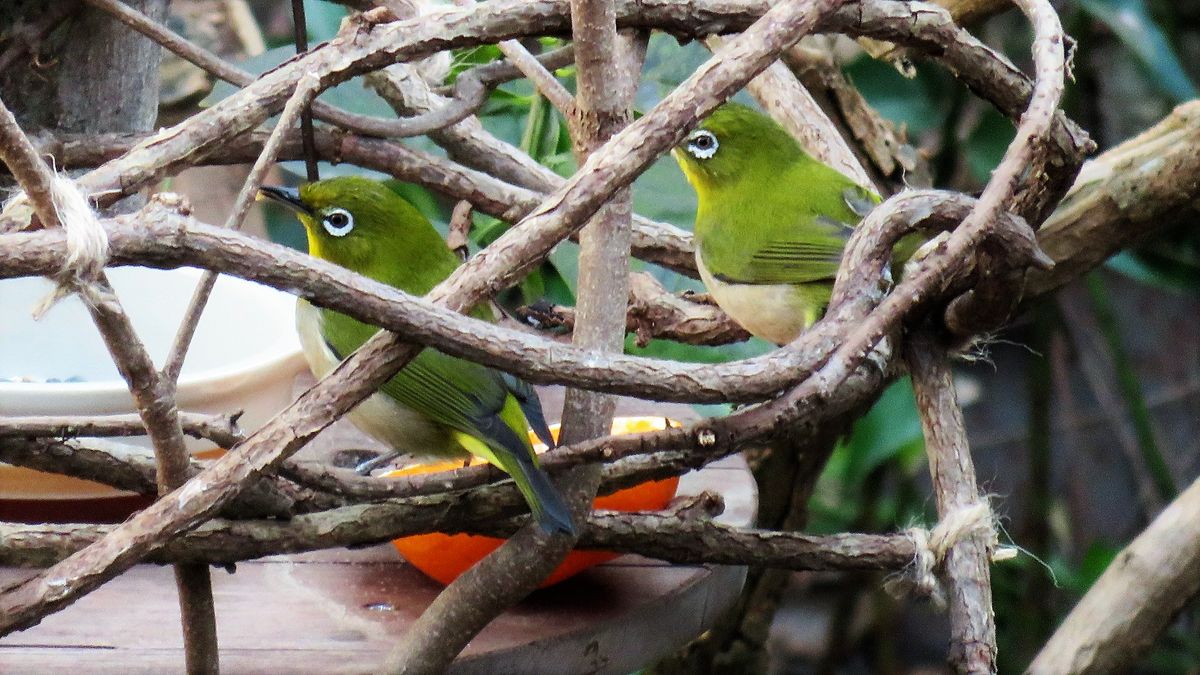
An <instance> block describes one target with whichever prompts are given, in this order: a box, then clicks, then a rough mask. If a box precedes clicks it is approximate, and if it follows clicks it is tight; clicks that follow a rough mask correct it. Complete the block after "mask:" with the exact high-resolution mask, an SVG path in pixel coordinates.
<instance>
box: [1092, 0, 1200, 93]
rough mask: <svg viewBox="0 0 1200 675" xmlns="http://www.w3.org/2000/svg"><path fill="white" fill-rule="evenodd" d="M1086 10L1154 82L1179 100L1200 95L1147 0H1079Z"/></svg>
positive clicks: (1164, 91)
mask: <svg viewBox="0 0 1200 675" xmlns="http://www.w3.org/2000/svg"><path fill="white" fill-rule="evenodd" d="M1079 6H1080V7H1082V8H1083V10H1084V11H1085V12H1087V13H1088V14H1090V15H1091V16H1093V17H1094V18H1095V19H1096V20H1098V21H1100V22H1102V23H1103V24H1104V25H1105V26H1107V27H1108V28H1109V30H1111V31H1112V32H1113V33H1114V34H1115V35H1116V36H1117V38H1118V39H1119V40H1121V43H1122V44H1124V45H1125V48H1126V49H1128V50H1129V51H1130V52H1131V53H1132V54H1133V55H1134V56H1135V57H1137V59H1138V61H1140V62H1141V63H1142V65H1143V66H1145V68H1146V70H1148V71H1149V73H1150V75H1151V77H1152V79H1153V81H1154V84H1155V85H1156V86H1157V87H1158V88H1159V89H1160V90H1162V92H1163V93H1165V94H1167V95H1169V96H1171V97H1172V98H1173V99H1174V100H1175V102H1176V103H1179V102H1182V101H1187V100H1190V99H1193V98H1196V96H1197V90H1196V85H1195V83H1193V82H1192V79H1191V78H1190V77H1188V74H1187V72H1185V71H1184V69H1183V66H1182V64H1180V62H1179V57H1178V56H1177V55H1176V53H1175V50H1174V49H1173V48H1172V47H1171V44H1170V42H1169V41H1168V40H1167V37H1166V35H1165V34H1164V33H1163V30H1162V28H1161V27H1160V26H1159V25H1158V24H1157V23H1156V22H1155V21H1154V19H1153V18H1152V17H1151V16H1150V12H1149V10H1148V8H1147V6H1146V2H1145V0H1079Z"/></svg>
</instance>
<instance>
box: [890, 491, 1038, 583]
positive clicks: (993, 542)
mask: <svg viewBox="0 0 1200 675" xmlns="http://www.w3.org/2000/svg"><path fill="white" fill-rule="evenodd" d="M995 519H996V516H995V515H994V514H993V513H992V509H991V508H990V507H989V506H988V504H987V502H986V501H977V502H975V503H974V504H971V505H969V506H964V507H962V508H959V509H955V510H954V511H951V512H950V513H948V514H946V515H945V517H943V518H942V519H941V521H940V522H938V524H937V525H936V526H934V528H933V529H932V530H926V529H925V528H923V527H913V528H909V529H908V531H907V534H908V536H909V537H910V538H911V539H912V540H913V546H914V548H915V549H916V553H915V554H914V555H913V561H912V563H910V564H909V566H908V567H907V568H906V569H905V571H904V573H902V574H900V575H898V576H897V577H894V578H891V579H888V581H887V582H886V583H885V584H884V587H885V588H886V589H887V590H888V591H889V592H891V593H893V594H894V595H901V594H903V592H904V590H906V588H907V587H909V586H911V587H914V588H916V590H917V591H918V592H920V593H921V594H923V595H927V596H929V597H930V598H931V599H932V600H933V601H934V603H936V604H937V605H938V606H939V607H944V606H945V604H946V593H945V590H944V589H943V587H942V583H941V580H939V579H938V576H937V574H936V573H935V572H936V570H938V568H940V567H941V566H942V564H943V563H944V562H945V561H946V555H947V554H948V553H949V552H950V549H952V548H953V547H954V545H955V544H957V543H959V542H960V541H962V540H963V539H966V538H967V537H971V536H974V535H976V534H985V535H986V536H987V537H988V542H987V545H988V550H990V551H991V552H992V554H991V559H992V562H1000V561H1003V560H1011V559H1012V558H1015V557H1016V555H1017V549H1016V548H1013V547H1009V546H998V545H997V544H998V543H999V540H998V539H997V537H996V528H995Z"/></svg>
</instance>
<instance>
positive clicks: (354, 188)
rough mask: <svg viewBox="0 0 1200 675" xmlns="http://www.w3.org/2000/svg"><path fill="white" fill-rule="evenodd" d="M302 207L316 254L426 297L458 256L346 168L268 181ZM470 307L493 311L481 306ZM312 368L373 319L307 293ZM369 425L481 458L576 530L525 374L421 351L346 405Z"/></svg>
mask: <svg viewBox="0 0 1200 675" xmlns="http://www.w3.org/2000/svg"><path fill="white" fill-rule="evenodd" d="M263 194H264V195H265V196H267V197H269V198H271V199H273V200H275V201H279V202H282V203H285V204H287V205H288V206H290V207H292V208H293V209H295V210H296V211H297V213H298V216H299V218H300V221H301V222H302V223H303V224H304V226H305V229H306V230H307V234H308V243H309V253H310V254H312V255H314V256H316V257H319V258H323V259H325V260H328V261H330V262H333V263H336V264H338V265H341V266H343V267H346V268H348V269H351V270H354V271H356V272H358V273H360V274H363V275H365V276H367V277H370V278H372V279H375V280H376V281H380V282H383V283H386V284H390V285H392V286H395V287H396V288H399V289H401V290H403V291H406V292H408V293H411V294H413V295H424V294H425V293H427V292H429V291H430V290H431V289H432V288H433V287H434V286H436V285H437V284H438V283H439V282H441V281H442V280H444V279H445V278H446V277H448V276H449V275H450V274H451V273H452V272H453V271H454V270H455V268H456V267H457V266H458V258H457V257H455V255H454V254H453V253H452V252H451V251H450V250H449V249H448V248H447V247H446V244H445V242H443V241H442V239H441V237H440V236H439V235H438V233H437V230H435V229H434V228H433V225H432V224H431V223H430V222H429V220H428V219H426V218H425V217H424V216H423V215H421V213H420V212H419V211H417V210H416V209H415V208H413V206H412V205H411V204H409V203H408V202H407V201H405V200H404V199H403V198H402V197H400V196H399V195H397V194H396V193H394V192H393V191H392V190H390V189H389V188H388V187H387V186H386V185H384V184H382V183H379V182H377V181H373V180H369V179H365V178H359V177H343V178H334V179H330V180H325V181H318V182H316V183H310V184H308V185H305V186H303V187H301V188H300V189H299V191H293V190H287V189H283V188H264V190H263ZM471 315H472V316H474V317H475V318H478V319H482V320H488V321H490V320H493V319H494V317H493V316H492V315H491V312H490V310H489V308H488V307H487V306H486V305H481V306H479V307H476V308H475V309H474V310H473V311H472V312H471ZM296 320H297V328H298V330H299V332H300V339H301V345H302V347H303V349H304V354H305V357H306V359H307V360H308V362H309V366H310V367H311V368H312V370H313V372H314V373H315V374H316V375H317V376H318V377H321V376H324V375H325V374H326V373H328V372H329V371H330V370H332V369H333V368H334V367H335V366H336V365H337V364H338V362H340V361H341V359H343V358H345V357H346V356H348V355H349V354H350V353H351V352H353V351H354V350H355V349H358V348H359V347H360V346H361V345H362V344H363V343H364V342H366V341H367V340H368V339H369V338H370V337H371V336H372V335H374V334H375V333H376V332H377V330H378V329H377V328H376V327H374V326H371V325H370V324H366V323H363V322H361V321H358V320H357V319H354V318H351V317H349V316H346V315H345V314H341V313H339V312H334V311H332V310H327V309H320V308H317V307H314V306H312V305H310V304H309V303H307V302H305V301H303V300H300V301H299V302H298V306H297V313H296ZM350 418H351V420H352V421H353V422H354V423H355V424H356V425H357V426H359V427H360V428H361V429H363V430H364V431H366V432H368V433H370V434H371V435H372V436H375V437H376V438H378V439H380V440H381V441H383V442H385V443H387V444H389V445H391V446H392V447H393V448H395V449H396V450H398V451H401V452H405V453H409V454H413V455H416V456H426V457H429V456H432V457H443V458H453V457H465V456H466V455H467V453H470V454H474V455H477V456H479V457H482V458H484V459H485V460H487V461H488V462H490V463H492V464H494V465H496V466H498V467H500V468H501V469H503V470H504V471H506V472H508V473H509V474H510V475H511V476H512V477H513V479H514V481H515V482H516V483H517V486H518V487H519V488H520V490H521V493H522V494H523V495H524V496H525V499H526V501H528V502H529V506H530V509H531V510H532V511H533V513H534V515H535V516H536V517H537V519H538V521H539V522H540V523H541V525H542V526H543V527H544V528H545V529H547V530H551V531H571V530H572V525H571V518H570V512H569V510H568V509H567V507H566V505H565V504H564V503H563V501H562V497H561V496H560V495H559V493H558V491H557V490H556V489H555V488H554V487H553V485H552V484H551V483H550V481H549V479H548V478H547V477H546V475H545V473H544V472H542V471H541V469H539V468H538V467H537V458H536V455H535V454H534V452H533V447H532V444H531V443H530V442H529V435H528V429H529V428H530V427H531V426H532V428H533V429H534V431H535V432H537V434H538V436H539V437H540V438H542V440H543V441H544V442H546V443H547V444H549V445H552V444H553V441H552V439H551V438H550V434H549V430H548V429H547V428H546V422H545V418H544V416H543V414H542V409H541V404H540V403H539V402H538V399H537V396H536V394H535V393H534V392H533V389H532V388H531V387H530V386H529V385H528V384H527V383H525V382H522V381H521V380H519V379H517V378H515V377H513V376H510V375H507V374H505V373H501V372H499V371H496V370H492V369H490V368H487V367H485V366H481V365H479V364H476V363H472V362H470V361H465V360H462V359H458V358H454V357H452V356H447V355H446V354H443V353H441V352H438V351H436V350H433V349H424V350H422V351H421V353H420V354H418V355H417V356H416V358H414V359H413V360H412V361H411V362H410V363H409V364H408V365H407V366H405V367H404V369H402V370H401V371H400V372H399V373H397V374H396V375H395V376H393V377H392V379H390V380H388V381H387V382H386V383H385V384H384V385H383V386H382V387H381V388H380V390H379V392H378V393H376V394H374V395H373V396H371V397H370V398H369V399H367V400H366V401H364V402H363V403H362V404H360V405H359V406H358V407H357V408H355V409H354V410H353V411H352V412H351V413H350Z"/></svg>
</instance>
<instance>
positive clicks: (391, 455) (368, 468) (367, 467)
mask: <svg viewBox="0 0 1200 675" xmlns="http://www.w3.org/2000/svg"><path fill="white" fill-rule="evenodd" d="M400 455H401V453H399V452H395V451H393V452H386V453H384V454H382V455H379V456H378V457H372V458H371V459H368V460H367V461H365V462H362V463H361V464H359V465H358V466H356V467H354V473H356V474H358V475H360V476H370V475H371V472H372V471H374V470H375V469H378V468H379V467H381V466H384V465H386V464H388V463H390V462H391V461H392V460H393V459H396V458H397V457H399V456H400Z"/></svg>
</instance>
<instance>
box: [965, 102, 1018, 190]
mask: <svg viewBox="0 0 1200 675" xmlns="http://www.w3.org/2000/svg"><path fill="white" fill-rule="evenodd" d="M1016 131H1017V130H1016V128H1015V127H1013V125H1012V122H1010V121H1009V120H1008V118H1007V117H1005V116H1004V115H1002V114H1000V113H999V112H998V111H997V110H996V109H995V108H987V109H985V110H984V111H983V114H981V115H980V116H979V124H977V125H976V126H975V128H974V129H972V130H971V133H970V135H968V136H967V141H966V148H965V151H966V158H967V166H968V167H969V168H970V170H971V176H972V177H973V178H975V180H977V181H979V183H980V184H983V183H986V182H987V181H988V179H989V178H990V177H991V175H992V170H993V169H995V168H996V166H997V165H998V164H1000V160H1001V159H1002V158H1003V157H1004V152H1005V151H1006V150H1008V145H1009V143H1011V142H1012V139H1013V137H1014V136H1015V135H1016Z"/></svg>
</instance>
